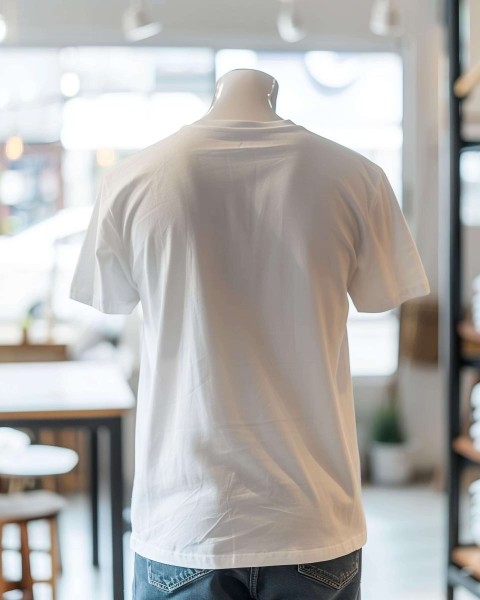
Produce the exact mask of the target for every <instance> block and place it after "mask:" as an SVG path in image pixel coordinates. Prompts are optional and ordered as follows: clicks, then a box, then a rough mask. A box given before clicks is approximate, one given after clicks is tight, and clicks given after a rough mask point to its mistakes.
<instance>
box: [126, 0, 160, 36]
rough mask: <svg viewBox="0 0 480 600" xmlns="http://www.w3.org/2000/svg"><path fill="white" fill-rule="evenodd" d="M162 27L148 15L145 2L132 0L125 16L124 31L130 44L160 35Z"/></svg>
mask: <svg viewBox="0 0 480 600" xmlns="http://www.w3.org/2000/svg"><path fill="white" fill-rule="evenodd" d="M161 30H162V25H161V23H159V22H158V21H153V20H152V19H151V18H150V17H149V16H148V13H147V10H146V8H145V3H144V0H130V4H129V6H128V8H127V10H126V11H125V13H124V14H123V31H124V33H125V37H126V39H127V40H129V41H130V42H138V41H140V40H145V39H147V38H149V37H152V36H154V35H156V34H157V33H159V32H160V31H161Z"/></svg>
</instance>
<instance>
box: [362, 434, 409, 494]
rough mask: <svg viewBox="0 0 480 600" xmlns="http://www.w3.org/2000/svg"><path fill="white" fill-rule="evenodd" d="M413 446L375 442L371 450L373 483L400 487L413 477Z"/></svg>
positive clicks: (406, 443) (405, 443) (407, 443)
mask: <svg viewBox="0 0 480 600" xmlns="http://www.w3.org/2000/svg"><path fill="white" fill-rule="evenodd" d="M411 450H412V445H411V444H410V443H409V442H404V443H401V444H397V443H387V442H377V441H373V442H372V444H371V446H370V450H369V455H370V476H371V481H372V483H375V484H380V485H399V484H402V483H407V482H408V481H409V480H410V478H411V476H412V461H411Z"/></svg>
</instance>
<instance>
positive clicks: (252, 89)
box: [201, 69, 281, 121]
mask: <svg viewBox="0 0 480 600" xmlns="http://www.w3.org/2000/svg"><path fill="white" fill-rule="evenodd" d="M277 93H278V83H277V80H276V79H275V78H274V77H272V76H271V75H269V74H268V73H264V72H263V71H257V70H256V69H234V70H232V71H229V72H228V73H225V75H223V76H222V77H220V79H219V80H218V81H217V85H216V89H215V96H214V98H213V101H212V104H211V105H210V108H209V110H208V111H207V113H206V114H205V115H204V116H203V117H202V119H201V120H202V121H203V120H205V121H206V120H216V119H222V120H228V119H232V120H233V119H234V120H241V121H277V120H280V119H281V117H279V116H278V115H277V114H276V112H275V110H274V109H275V105H276V100H277Z"/></svg>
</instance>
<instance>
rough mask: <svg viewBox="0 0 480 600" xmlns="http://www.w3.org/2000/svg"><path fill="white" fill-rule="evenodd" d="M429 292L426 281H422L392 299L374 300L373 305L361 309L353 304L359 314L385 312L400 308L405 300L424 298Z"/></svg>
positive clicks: (401, 291)
mask: <svg viewBox="0 0 480 600" xmlns="http://www.w3.org/2000/svg"><path fill="white" fill-rule="evenodd" d="M430 292H431V289H430V284H429V282H428V280H427V279H422V280H420V281H419V282H417V283H416V284H414V285H410V286H408V287H406V288H403V289H402V290H400V292H399V293H398V294H397V295H396V296H394V297H392V298H382V299H376V300H375V301H374V302H373V303H371V304H367V305H366V306H365V307H362V305H360V306H357V305H356V304H355V302H354V304H355V307H356V308H357V310H358V311H359V312H385V311H387V310H392V309H394V308H396V307H397V306H400V304H403V303H404V302H406V301H407V300H411V299H413V298H419V297H421V296H426V295H428V294H430Z"/></svg>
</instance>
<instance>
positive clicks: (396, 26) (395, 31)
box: [370, 0, 403, 36]
mask: <svg viewBox="0 0 480 600" xmlns="http://www.w3.org/2000/svg"><path fill="white" fill-rule="evenodd" d="M370 31H372V33H375V34H377V35H381V36H399V35H401V33H402V32H403V28H402V23H401V15H400V10H399V9H398V7H397V6H396V5H395V3H394V2H393V0H375V3H374V5H373V8H372V14H371V17H370Z"/></svg>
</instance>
